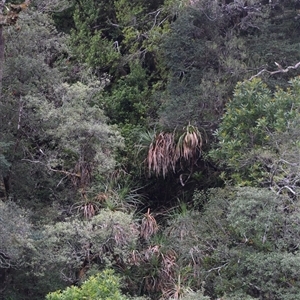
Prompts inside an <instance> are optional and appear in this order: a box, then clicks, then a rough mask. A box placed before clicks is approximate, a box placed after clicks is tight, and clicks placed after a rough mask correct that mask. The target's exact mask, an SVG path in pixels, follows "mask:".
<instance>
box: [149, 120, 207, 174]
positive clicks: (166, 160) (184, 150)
mask: <svg viewBox="0 0 300 300" xmlns="http://www.w3.org/2000/svg"><path fill="white" fill-rule="evenodd" d="M203 136H205V133H204V134H203V133H201V132H200V130H199V129H198V128H197V127H196V126H194V125H191V124H190V123H189V124H188V125H187V126H185V127H184V128H183V130H182V131H181V132H179V133H177V132H176V131H174V132H171V133H170V132H160V133H158V134H157V135H156V136H155V137H154V139H153V140H152V142H151V144H150V146H149V148H148V155H147V158H146V163H147V168H148V171H149V176H151V174H153V173H154V174H155V175H156V176H161V175H162V176H163V177H164V178H165V177H166V175H167V173H168V172H170V171H173V172H176V166H177V165H178V162H180V163H181V162H183V161H184V162H186V163H188V166H189V167H192V166H193V165H194V164H195V163H196V162H197V160H198V159H199V158H200V156H201V153H202V146H203V143H204V142H206V137H205V138H204V137H203Z"/></svg>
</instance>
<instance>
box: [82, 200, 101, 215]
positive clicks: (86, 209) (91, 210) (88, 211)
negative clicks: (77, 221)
mask: <svg viewBox="0 0 300 300" xmlns="http://www.w3.org/2000/svg"><path fill="white" fill-rule="evenodd" d="M80 209H81V210H82V212H83V216H84V217H85V218H86V219H90V218H92V217H93V216H94V215H95V214H96V211H97V210H98V208H97V207H96V206H95V205H94V204H93V203H91V202H89V203H85V204H84V205H82V206H81V208H80Z"/></svg>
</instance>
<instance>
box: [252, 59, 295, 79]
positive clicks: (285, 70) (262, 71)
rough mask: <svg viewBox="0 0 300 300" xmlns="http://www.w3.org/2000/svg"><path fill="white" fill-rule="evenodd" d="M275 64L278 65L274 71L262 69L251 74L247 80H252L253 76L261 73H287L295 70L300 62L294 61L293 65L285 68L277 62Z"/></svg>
mask: <svg viewBox="0 0 300 300" xmlns="http://www.w3.org/2000/svg"><path fill="white" fill-rule="evenodd" d="M275 65H276V66H277V67H278V70H276V71H269V70H267V69H262V70H261V71H259V72H258V73H257V74H255V75H253V76H251V77H250V78H249V80H252V79H253V78H255V77H258V76H260V75H261V74H263V73H269V74H270V75H274V74H278V73H287V72H288V71H289V70H296V69H297V68H298V67H299V66H300V62H298V63H296V64H295V65H294V66H288V67H286V68H285V69H283V68H282V67H281V66H280V65H279V64H278V63H276V62H275Z"/></svg>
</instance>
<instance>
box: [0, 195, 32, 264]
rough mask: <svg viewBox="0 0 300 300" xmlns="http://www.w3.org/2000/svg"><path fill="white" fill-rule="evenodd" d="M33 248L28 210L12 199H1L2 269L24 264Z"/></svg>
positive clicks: (0, 243)
mask: <svg viewBox="0 0 300 300" xmlns="http://www.w3.org/2000/svg"><path fill="white" fill-rule="evenodd" d="M33 249H34V246H33V240H32V226H31V224H30V222H29V219H28V215H27V212H26V211H25V210H23V209H21V208H19V207H18V206H17V205H16V204H15V203H13V202H11V201H7V202H2V201H1V200H0V269H1V268H15V267H20V266H23V265H24V264H26V260H27V259H25V257H26V256H27V255H28V254H29V253H31V250H33Z"/></svg>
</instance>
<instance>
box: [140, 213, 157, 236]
mask: <svg viewBox="0 0 300 300" xmlns="http://www.w3.org/2000/svg"><path fill="white" fill-rule="evenodd" d="M157 230H158V225H157V222H156V220H155V218H154V217H153V216H152V214H151V213H150V208H148V211H147V213H145V215H144V217H143V219H142V224H141V232H140V235H141V237H142V238H144V239H145V240H148V239H149V238H150V237H151V236H152V235H153V234H155V233H156V232H157Z"/></svg>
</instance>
